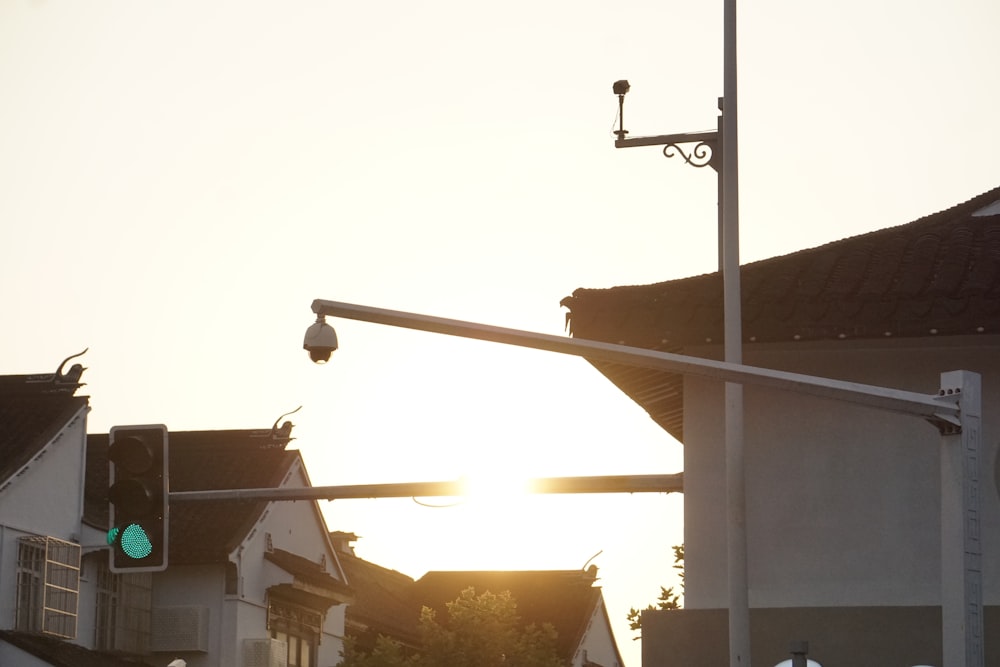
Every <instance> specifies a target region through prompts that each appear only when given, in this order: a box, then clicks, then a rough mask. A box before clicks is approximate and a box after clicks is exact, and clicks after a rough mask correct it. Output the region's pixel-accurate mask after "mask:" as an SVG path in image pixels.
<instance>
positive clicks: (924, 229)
mask: <svg viewBox="0 0 1000 667" xmlns="http://www.w3.org/2000/svg"><path fill="white" fill-rule="evenodd" d="M740 281H741V295H742V315H743V318H742V331H743V338H744V342H745V343H747V344H752V343H755V342H786V341H787V342H791V341H804V340H857V339H866V338H867V339H872V338H887V337H931V336H955V335H965V334H970V335H977V334H982V333H992V334H996V333H1000V188H996V189H994V190H991V191H989V192H987V193H985V194H982V195H980V196H978V197H975V198H973V199H971V200H969V201H967V202H965V203H963V204H959V205H958V206H955V207H953V208H950V209H947V210H945V211H941V212H939V213H935V214H933V215H929V216H926V217H924V218H921V219H919V220H916V221H914V222H911V223H909V224H905V225H900V226H898V227H891V228H888V229H882V230H879V231H875V232H871V233H868V234H863V235H860V236H855V237H852V238H848V239H843V240H841V241H836V242H833V243H829V244H826V245H823V246H820V247H817V248H812V249H808V250H802V251H799V252H796V253H792V254H790V255H784V256H781V257H775V258H771V259H767V260H763V261H760V262H754V263H751V264H746V265H744V266H743V267H742V268H741V273H740ZM562 304H563V305H564V306H566V307H567V308H569V311H570V312H569V313H568V315H567V317H568V319H569V322H570V327H571V331H572V334H573V336H574V337H576V338H586V339H590V340H599V341H604V342H611V343H624V344H626V345H633V346H636V347H644V348H649V349H657V350H664V351H668V352H677V351H681V350H683V349H685V348H686V347H688V346H692V345H704V344H705V343H718V344H721V343H722V342H723V324H724V322H723V299H722V277H721V275H720V274H718V273H712V274H707V275H701V276H694V277H690V278H683V279H680V280H671V281H668V282H663V283H657V284H654V285H637V286H624V287H613V288H609V289H578V290H576V291H575V292H574V293H573V295H572V296H570V297H567V298H565V299H564V300H563V302H562ZM595 365H597V367H598V368H599V369H600V370H601V372H603V373H604V374H605V375H606V376H607V377H608V378H609V379H611V380H612V382H614V383H615V384H616V385H618V386H619V387H620V388H621V389H622V390H623V391H625V392H626V393H627V394H629V395H630V396H631V397H632V398H633V399H634V400H636V402H638V403H639V404H640V405H642V406H643V407H644V408H645V409H646V410H647V411H648V412H649V414H650V416H651V417H652V418H653V420H654V421H656V422H657V423H658V424H660V425H661V426H662V427H663V428H665V429H666V430H667V431H669V432H670V433H671V434H672V435H674V436H675V437H676V438H678V439H679V440H682V439H683V382H682V380H681V378H679V377H678V376H676V375H672V374H668V373H662V372H655V371H646V370H643V369H635V368H628V367H623V366H616V365H610V364H595Z"/></svg>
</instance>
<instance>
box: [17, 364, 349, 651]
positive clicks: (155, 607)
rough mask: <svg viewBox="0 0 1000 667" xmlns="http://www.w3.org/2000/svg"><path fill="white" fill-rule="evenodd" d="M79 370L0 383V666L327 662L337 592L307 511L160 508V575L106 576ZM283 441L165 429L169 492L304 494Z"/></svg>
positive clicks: (103, 484) (327, 549) (103, 509)
mask: <svg viewBox="0 0 1000 667" xmlns="http://www.w3.org/2000/svg"><path fill="white" fill-rule="evenodd" d="M64 365H65V364H64ZM81 372H82V368H79V367H74V369H73V370H71V372H70V373H68V374H66V375H63V374H62V373H60V372H57V373H55V374H47V375H33V376H8V377H0V457H2V458H0V461H2V462H3V463H0V664H2V665H4V666H5V667H6V666H7V665H11V666H14V667H22V666H23V667H29V666H30V667H34V666H35V665H39V666H45V665H73V666H74V667H87V666H88V665H91V664H93V665H110V666H112V667H114V666H115V665H125V664H128V665H133V666H134V665H137V664H139V665H142V664H147V665H165V664H167V663H168V662H170V661H171V660H173V659H174V658H182V659H183V660H185V661H186V663H187V665H189V666H190V667H201V666H204V667H208V666H212V667H214V666H216V665H232V666H235V667H265V666H267V667H279V666H281V667H285V666H289V667H290V666H293V665H294V666H301V667H328V666H332V665H334V664H336V663H337V662H339V660H340V652H341V649H342V639H343V633H344V609H345V605H346V603H347V602H348V601H349V600H350V591H349V589H348V587H347V582H346V579H345V576H344V573H343V570H342V569H341V567H340V564H339V562H338V559H337V554H336V552H335V551H334V549H333V547H332V545H331V543H330V540H329V532H328V530H327V528H326V525H325V522H324V520H323V517H322V515H321V514H320V512H319V508H318V506H317V504H316V502H315V501H305V502H296V503H289V502H242V503H233V502H228V501H211V502H187V503H173V504H172V506H171V508H170V528H169V534H170V543H169V567H168V568H167V570H166V571H164V572H159V573H152V574H150V573H129V574H114V573H112V572H111V571H110V570H109V568H108V547H107V546H106V544H107V543H106V539H105V537H106V533H107V525H108V505H107V486H108V463H107V446H108V436H107V434H99V435H90V436H89V437H88V436H87V435H86V416H87V411H88V410H89V407H88V399H87V397H82V396H76V395H75V391H76V389H77V388H78V387H79V386H80V385H79V377H80V373H81ZM290 433H291V424H288V423H286V424H285V425H284V426H283V427H282V428H277V425H275V427H274V428H270V429H262V430H228V431H199V432H171V433H169V457H170V485H171V490H173V491H185V490H200V489H231V488H255V487H280V486H292V487H300V486H308V485H309V478H308V475H307V473H306V470H305V466H304V464H303V461H302V457H301V455H300V453H299V452H298V451H296V450H292V449H288V448H287V445H288V443H289V441H290V439H291V438H290ZM137 661H139V662H137Z"/></svg>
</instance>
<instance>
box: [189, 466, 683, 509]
mask: <svg viewBox="0 0 1000 667" xmlns="http://www.w3.org/2000/svg"><path fill="white" fill-rule="evenodd" d="M527 490H528V491H529V492H530V493H681V492H683V491H684V473H674V474H671V475H610V476H601V477H540V478H538V479H532V480H530V481H529V482H528V485H527ZM469 491H470V485H469V482H468V481H467V480H456V481H453V482H400V483H396V484H355V485H349V486H311V487H296V488H273V489H272V488H268V489H211V490H207V491H171V492H170V502H171V503H174V502H184V501H196V500H197V501H206V500H227V501H258V500H268V501H270V500H350V499H361V498H410V497H420V498H431V497H438V496H464V495H467V494H468V493H469Z"/></svg>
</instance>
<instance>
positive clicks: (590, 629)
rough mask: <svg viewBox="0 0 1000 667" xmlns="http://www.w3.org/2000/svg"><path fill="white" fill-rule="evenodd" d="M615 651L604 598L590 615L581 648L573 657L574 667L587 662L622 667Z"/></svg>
mask: <svg viewBox="0 0 1000 667" xmlns="http://www.w3.org/2000/svg"><path fill="white" fill-rule="evenodd" d="M618 658H619V656H618V652H617V651H616V650H615V639H614V635H613V634H612V631H611V626H610V625H609V622H608V612H607V609H606V608H605V605H604V598H603V596H602V597H601V598H600V599H599V600H598V603H597V605H596V606H595V607H594V610H593V612H592V613H591V615H590V620H589V621H588V623H587V629H586V631H585V632H584V635H583V639H582V640H581V641H580V646H579V647H578V649H577V651H576V655H574V656H573V667H581V666H582V665H583V664H584V663H585V662H587V661H589V662H595V663H597V664H599V665H603V666H604V667H622V665H621V663H620V662H619V660H618Z"/></svg>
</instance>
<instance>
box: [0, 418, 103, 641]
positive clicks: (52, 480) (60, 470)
mask: <svg viewBox="0 0 1000 667" xmlns="http://www.w3.org/2000/svg"><path fill="white" fill-rule="evenodd" d="M87 410H88V408H86V407H84V408H81V410H80V411H79V412H78V413H77V414H76V416H75V417H73V419H71V420H70V422H69V423H68V424H67V425H66V427H65V428H63V429H62V431H60V432H59V433H58V434H57V435H56V436H55V437H54V438H53V439H52V441H51V442H50V443H49V444H48V446H47V447H46V448H45V449H44V451H43V452H41V455H40V456H38V457H37V458H36V459H34V460H32V461H31V462H29V464H28V465H27V466H26V467H25V468H24V469H23V472H22V473H21V474H20V475H19V476H16V477H15V478H14V479H13V480H12V481H11V483H10V485H9V486H7V487H6V488H5V489H4V490H3V491H2V492H0V628H5V629H10V628H13V627H14V620H15V618H14V613H15V601H16V586H17V578H16V576H15V572H16V569H17V548H18V546H17V543H18V540H19V539H20V538H21V537H24V536H26V535H41V536H50V537H57V538H59V539H61V540H66V541H70V542H77V541H78V540H79V539H80V518H81V516H82V515H83V470H84V461H85V455H84V452H85V448H84V442H85V438H86V429H87V419H86V415H87Z"/></svg>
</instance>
